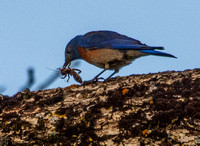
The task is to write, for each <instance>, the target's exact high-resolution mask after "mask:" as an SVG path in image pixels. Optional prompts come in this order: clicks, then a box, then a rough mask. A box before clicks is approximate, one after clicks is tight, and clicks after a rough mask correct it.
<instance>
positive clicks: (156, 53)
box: [140, 50, 177, 58]
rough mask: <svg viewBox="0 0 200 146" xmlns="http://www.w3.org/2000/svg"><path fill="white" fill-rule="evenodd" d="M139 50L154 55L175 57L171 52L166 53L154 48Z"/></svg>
mask: <svg viewBox="0 0 200 146" xmlns="http://www.w3.org/2000/svg"><path fill="white" fill-rule="evenodd" d="M140 52H143V53H147V54H151V55H156V56H164V57H173V58H177V57H175V56H174V55H171V54H168V53H164V52H160V51H155V50H140Z"/></svg>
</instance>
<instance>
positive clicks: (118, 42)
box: [63, 30, 176, 82]
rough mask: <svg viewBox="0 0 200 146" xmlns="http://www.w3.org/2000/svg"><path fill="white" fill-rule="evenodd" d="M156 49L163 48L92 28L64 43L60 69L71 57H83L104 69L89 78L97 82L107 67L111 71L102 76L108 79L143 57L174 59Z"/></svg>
mask: <svg viewBox="0 0 200 146" xmlns="http://www.w3.org/2000/svg"><path fill="white" fill-rule="evenodd" d="M157 50H164V47H160V46H148V45H146V44H143V43H141V42H140V41H139V40H136V39H134V38H131V37H128V36H126V35H122V34H119V33H117V32H114V31H108V30H100V31H91V32H88V33H86V34H84V35H77V36H76V37H74V38H73V39H72V40H71V41H70V42H69V43H68V44H67V46H66V48H65V63H64V65H63V68H65V67H66V66H68V64H70V63H71V62H72V61H74V60H77V59H82V60H85V61H86V62H88V63H90V64H93V65H95V66H97V67H99V68H102V69H103V70H102V71H101V72H100V73H99V74H97V75H96V76H95V77H94V78H93V79H92V80H90V82H96V81H98V80H99V79H102V78H99V76H100V75H101V74H102V73H104V72H105V71H106V70H114V72H113V73H112V74H111V75H110V76H108V77H107V79H105V80H108V79H110V78H111V77H112V76H113V75H115V74H116V73H118V72H119V70H120V69H121V68H122V67H124V66H126V65H129V64H130V63H132V61H134V60H135V59H137V58H139V57H142V56H148V55H155V56H164V57H172V58H176V57H175V56H174V55H171V54H168V53H164V52H160V51H157Z"/></svg>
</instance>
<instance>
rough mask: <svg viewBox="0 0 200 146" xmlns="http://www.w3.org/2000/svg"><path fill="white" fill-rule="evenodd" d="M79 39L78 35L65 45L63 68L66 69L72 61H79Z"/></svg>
mask: <svg viewBox="0 0 200 146" xmlns="http://www.w3.org/2000/svg"><path fill="white" fill-rule="evenodd" d="M81 37H82V36H81V35H78V36H76V37H75V38H73V39H72V40H71V41H70V42H69V43H68V44H67V46H66V48H65V63H64V65H63V67H66V66H67V65H68V64H69V63H71V62H72V61H73V60H76V59H81V56H80V55H79V52H78V45H79V40H80V39H81Z"/></svg>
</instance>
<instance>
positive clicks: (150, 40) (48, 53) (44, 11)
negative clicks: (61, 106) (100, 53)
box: [0, 0, 200, 96]
mask: <svg viewBox="0 0 200 146" xmlns="http://www.w3.org/2000/svg"><path fill="white" fill-rule="evenodd" d="M199 16H200V1H199V0H193V1H187V0H167V1H166V0H165V1H164V0H151V1H147V0H123V1H122V0H59V1H55V0H48V1H47V0H40V1H35V0H28V1H27V0H20V1H17V0H10V1H8V0H1V1H0V71H1V74H0V87H4V88H6V90H5V91H4V92H3V94H4V95H10V96H12V95H13V94H15V93H16V92H17V91H19V89H20V88H21V87H22V86H23V85H24V84H25V83H26V81H27V69H28V68H29V67H33V68H34V69H35V77H36V82H35V84H34V86H33V87H32V88H31V90H36V89H37V87H38V85H39V84H41V83H42V82H43V81H45V80H46V79H47V78H48V77H49V76H50V75H52V74H53V71H51V70H49V69H48V68H51V69H55V70H56V68H58V67H62V65H63V63H64V51H65V46H66V44H67V43H68V42H69V41H70V40H71V39H72V38H73V37H75V36H76V35H80V34H85V33H87V32H89V31H93V30H113V31H116V32H119V33H121V34H125V35H127V36H130V37H133V38H135V39H138V40H140V41H141V42H142V43H145V44H148V45H152V46H164V47H165V52H167V53H171V54H173V55H175V56H177V57H178V59H173V58H166V57H156V56H148V57H142V58H139V59H137V60H136V61H134V62H133V63H132V64H131V65H128V66H126V67H124V68H122V69H121V70H120V72H119V73H118V74H117V75H116V76H118V75H119V76H127V75H130V74H143V73H145V74H147V73H150V72H152V73H154V72H159V71H166V70H177V71H182V70H185V69H193V68H199V63H200V57H199V54H200V49H199V48H200V47H199V42H200V17H199ZM76 68H79V69H81V70H82V73H81V74H80V75H81V77H82V78H83V80H89V79H92V78H93V77H94V76H95V75H96V74H97V73H98V72H100V71H101V70H102V69H100V68H97V67H95V66H93V65H90V64H88V63H86V62H85V61H81V64H80V65H79V66H78V67H76ZM110 73H111V72H110V71H108V72H107V73H105V74H104V75H103V77H106V76H108V75H109V74H110ZM74 83H75V81H74V80H73V79H72V78H71V79H70V82H69V83H67V82H66V80H62V79H58V80H56V81H55V82H54V83H53V84H52V85H51V86H50V87H48V88H57V87H66V86H69V85H71V84H74Z"/></svg>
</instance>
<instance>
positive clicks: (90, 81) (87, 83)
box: [83, 77, 105, 85]
mask: <svg viewBox="0 0 200 146" xmlns="http://www.w3.org/2000/svg"><path fill="white" fill-rule="evenodd" d="M99 80H105V79H104V78H103V77H100V78H94V79H92V80H89V81H84V82H83V85H89V84H94V83H96V82H98V81H99Z"/></svg>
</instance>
